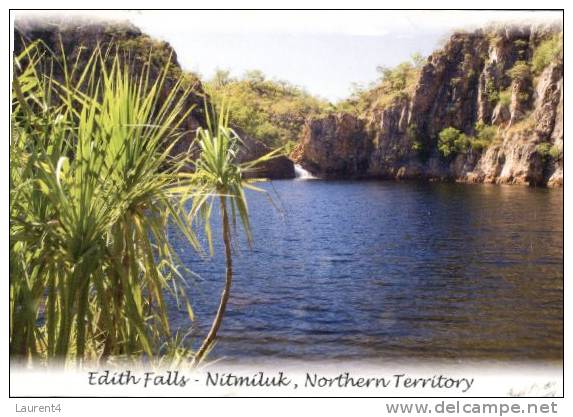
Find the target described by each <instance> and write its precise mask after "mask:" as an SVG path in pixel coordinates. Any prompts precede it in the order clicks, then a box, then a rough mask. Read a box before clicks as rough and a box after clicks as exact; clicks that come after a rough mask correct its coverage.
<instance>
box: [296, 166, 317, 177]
mask: <svg viewBox="0 0 573 417" xmlns="http://www.w3.org/2000/svg"><path fill="white" fill-rule="evenodd" d="M294 176H295V178H296V179H297V180H313V179H316V177H314V176H313V175H312V174H311V173H310V172H308V171H307V170H306V169H304V168H303V167H301V166H300V165H299V164H294Z"/></svg>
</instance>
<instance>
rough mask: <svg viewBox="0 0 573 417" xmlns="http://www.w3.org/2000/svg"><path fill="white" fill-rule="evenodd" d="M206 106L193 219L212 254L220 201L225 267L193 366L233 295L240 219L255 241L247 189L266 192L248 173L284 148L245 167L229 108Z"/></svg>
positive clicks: (199, 138)
mask: <svg viewBox="0 0 573 417" xmlns="http://www.w3.org/2000/svg"><path fill="white" fill-rule="evenodd" d="M205 107H206V110H205V114H206V115H207V127H206V128H199V129H198V130H197V143H198V145H199V147H200V155H199V157H198V159H197V160H196V161H195V176H196V180H197V182H198V185H199V187H198V188H199V192H198V193H197V194H196V195H195V197H194V199H193V213H194V217H196V218H199V219H202V220H203V224H204V228H205V235H206V237H207V241H208V242H209V249H210V252H211V253H213V244H212V242H213V239H212V231H211V225H210V223H211V216H212V212H213V205H214V204H215V203H216V202H218V205H219V214H220V216H221V227H222V238H223V244H224V251H225V267H226V268H225V283H224V286H223V291H222V293H221V297H220V301H219V306H218V308H217V312H216V314H215V317H214V319H213V322H212V324H211V327H210V329H209V331H208V333H207V335H206V337H205V338H204V340H203V342H202V343H201V346H200V347H199V349H198V350H197V352H195V355H194V360H193V363H194V365H198V364H199V363H201V361H202V360H203V359H204V357H205V354H206V353H207V352H208V351H209V350H210V349H211V348H212V347H213V344H214V342H215V340H216V338H217V333H218V331H219V328H220V327H221V323H222V322H223V317H224V315H225V311H226V309H227V303H228V301H229V297H230V295H231V286H232V283H233V244H232V236H233V233H232V228H231V226H232V225H236V224H237V223H238V222H237V220H240V223H241V224H242V227H243V231H244V232H245V235H246V238H247V242H248V244H249V245H250V244H251V243H252V240H253V237H252V233H251V225H250V221H249V210H248V205H247V199H246V196H245V189H251V190H254V191H258V192H265V191H264V190H263V189H261V188H258V187H255V186H254V185H253V182H255V181H256V180H249V179H246V178H245V174H247V173H248V172H249V171H253V170H256V169H257V167H258V166H260V164H263V163H264V162H266V161H268V160H270V159H272V158H274V157H276V156H277V155H279V154H280V152H282V149H276V150H274V151H272V152H270V153H268V154H266V155H263V156H262V157H260V158H258V159H254V160H252V161H249V162H246V163H242V164H241V163H237V160H238V158H239V152H240V147H241V144H242V141H241V138H240V137H239V136H238V135H237V133H236V132H235V131H234V130H233V129H232V128H231V127H230V126H229V109H228V107H226V106H225V104H224V103H221V104H220V105H219V108H218V109H216V108H215V106H212V107H210V108H208V107H207V106H205Z"/></svg>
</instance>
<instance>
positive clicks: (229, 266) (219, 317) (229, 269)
mask: <svg viewBox="0 0 573 417" xmlns="http://www.w3.org/2000/svg"><path fill="white" fill-rule="evenodd" d="M219 201H220V205H221V216H222V220H223V241H224V243H225V260H226V276H225V287H224V288H223V292H222V293H221V301H220V302H219V308H218V309H217V314H216V315H215V319H214V320H213V324H212V325H211V329H210V330H209V333H208V334H207V337H205V340H204V341H203V343H202V344H201V347H200V348H199V350H198V351H197V353H196V354H195V357H194V359H193V365H194V366H197V365H198V364H199V363H200V362H201V361H202V360H203V357H204V356H205V353H206V352H207V350H208V349H209V348H210V347H211V345H212V344H213V342H214V341H215V339H216V337H217V331H218V330H219V327H221V323H222V322H223V316H224V315H225V310H226V308H227V301H228V300H229V296H230V295H231V284H232V282H233V258H232V254H231V229H230V225H229V216H228V214H227V203H226V197H225V196H221V197H219Z"/></svg>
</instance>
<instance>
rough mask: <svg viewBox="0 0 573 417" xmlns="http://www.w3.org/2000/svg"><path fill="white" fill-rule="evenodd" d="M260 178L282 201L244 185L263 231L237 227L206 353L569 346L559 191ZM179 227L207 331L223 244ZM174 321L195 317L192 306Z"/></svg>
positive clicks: (313, 356)
mask: <svg viewBox="0 0 573 417" xmlns="http://www.w3.org/2000/svg"><path fill="white" fill-rule="evenodd" d="M262 187H263V188H264V189H266V190H267V191H269V193H270V195H271V196H272V198H273V200H274V202H275V203H276V204H277V205H278V206H279V207H280V210H277V209H276V208H275V207H273V206H272V205H271V204H269V202H268V200H267V197H266V196H264V195H261V194H257V193H251V192H249V193H248V198H249V204H250V213H251V221H252V229H253V234H254V238H255V243H254V246H253V248H252V250H248V247H247V245H246V244H245V240H244V238H239V239H237V238H236V239H235V242H236V248H235V249H236V251H235V258H234V262H235V279H234V283H233V289H232V295H231V300H230V303H229V306H228V310H227V314H226V316H225V318H224V322H223V326H222V328H221V330H220V332H219V335H220V338H219V340H218V343H217V345H216V347H215V349H214V350H213V352H212V353H211V354H210V356H209V359H210V360H214V359H217V358H221V357H224V358H227V359H230V360H248V359H249V358H250V359H257V360H260V359H263V360H266V359H268V360H273V359H277V358H283V359H284V358H296V359H302V360H325V361H328V360H333V359H361V360H362V359H368V360H372V359H374V360H375V359H383V358H397V357H408V358H410V357H420V358H457V359H464V358H480V359H504V358H511V359H532V358H535V359H557V358H561V357H562V354H563V292H562V291H563V191H562V190H548V189H532V188H526V187H520V186H494V185H458V184H428V183H396V182H349V181H345V182H335V181H275V182H273V183H265V184H263V185H262ZM215 217H217V216H215ZM219 224H220V223H219V222H218V221H215V222H214V230H217V231H218V230H219ZM215 237H216V238H218V237H220V234H216V235H215ZM174 240H175V242H176V245H177V246H178V248H179V249H180V253H181V256H182V259H183V260H184V262H185V263H186V264H187V266H189V267H190V268H191V269H192V270H193V271H194V272H196V273H197V274H199V275H200V276H201V277H202V279H200V280H199V279H198V280H195V282H194V283H193V284H192V285H191V287H190V289H189V296H190V298H191V302H192V304H193V307H194V310H195V314H196V320H195V323H194V324H193V331H194V332H195V333H196V334H201V333H204V332H206V329H207V328H208V326H209V325H210V322H211V320H212V317H213V315H214V312H215V310H216V308H217V304H218V302H219V295H220V291H221V288H222V285H223V281H224V258H223V256H222V246H221V245H220V244H218V245H216V247H215V251H216V256H215V257H214V258H213V259H210V260H201V259H200V258H199V257H198V256H197V255H196V254H195V253H194V252H193V251H191V250H189V249H187V245H186V244H185V243H184V240H183V239H181V238H178V237H177V236H176V235H175V236H174ZM175 323H176V324H177V325H178V326H180V327H181V328H183V329H186V328H188V326H189V323H188V319H187V318H186V313H185V312H175ZM198 340H199V338H198V337H197V338H195V341H194V343H197V342H198Z"/></svg>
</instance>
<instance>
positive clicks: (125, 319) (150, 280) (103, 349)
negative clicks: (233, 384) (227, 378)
mask: <svg viewBox="0 0 573 417" xmlns="http://www.w3.org/2000/svg"><path fill="white" fill-rule="evenodd" d="M46 50H47V49H45V48H42V47H40V46H39V45H38V44H33V45H30V46H29V47H28V48H26V50H24V51H23V52H22V53H21V54H20V55H19V56H17V57H15V75H14V78H13V100H12V119H11V125H12V126H11V128H12V131H11V132H12V137H11V146H10V353H11V355H12V356H13V357H17V358H20V359H21V360H22V359H24V360H32V359H41V360H44V361H46V360H51V359H57V360H62V361H64V362H66V361H69V360H70V359H72V360H74V361H77V362H81V361H83V360H85V359H99V358H104V359H107V358H118V357H126V358H133V357H141V356H145V357H148V358H151V357H157V356H156V355H158V354H159V352H163V354H164V355H168V354H170V352H171V353H173V352H176V354H177V355H183V356H185V355H187V357H189V355H190V352H186V351H184V350H181V349H180V348H181V345H180V341H181V338H180V337H179V336H178V335H175V336H173V332H172V331H171V329H170V323H169V317H168V309H167V306H166V300H165V294H166V293H167V292H171V293H172V294H173V296H174V297H175V298H177V299H178V300H179V301H180V302H181V303H182V304H181V305H182V308H183V305H185V306H186V307H187V311H188V313H189V315H190V316H191V314H192V310H191V306H190V304H189V301H188V300H187V299H186V298H185V291H184V286H183V285H182V279H183V275H182V272H183V271H184V270H183V269H182V265H181V263H180V262H179V260H178V258H177V255H176V251H175V250H174V248H173V247H172V246H171V244H170V242H169V240H168V238H167V233H166V230H167V227H168V225H169V224H174V225H176V226H177V227H178V228H179V230H180V231H181V232H182V233H183V235H185V236H186V237H187V238H188V240H189V242H190V244H191V245H192V246H193V247H195V248H196V249H197V250H199V247H200V245H199V242H198V240H197V238H196V237H195V234H194V231H193V228H192V222H191V220H190V217H189V211H188V210H187V209H186V205H185V204H186V202H187V201H188V200H190V199H191V198H192V196H193V195H194V192H195V190H196V186H195V185H194V181H193V180H192V178H191V177H190V174H189V173H188V169H186V167H188V166H189V163H190V162H189V160H188V155H187V154H182V155H179V156H178V157H172V156H171V153H172V152H171V151H172V148H173V146H175V144H176V143H177V142H178V141H179V140H180V139H181V138H182V136H183V134H184V133H185V132H184V131H183V130H182V126H183V123H184V121H185V120H186V118H187V117H188V115H189V112H190V111H191V110H192V109H191V108H189V107H188V105H187V101H186V97H187V96H188V94H189V90H186V89H185V88H184V87H183V86H182V82H181V81H175V82H171V83H170V87H167V83H166V79H167V77H168V71H169V67H170V64H169V62H167V63H166V64H165V66H164V67H163V68H159V69H157V68H152V65H153V64H152V60H151V59H150V60H149V61H148V62H144V63H143V65H142V66H141V65H140V67H141V68H140V70H138V71H136V70H135V68H134V67H133V66H131V67H130V66H129V65H128V63H127V62H125V60H124V59H121V58H120V55H119V54H117V53H115V54H114V53H111V52H110V51H107V52H103V51H100V50H99V49H96V50H95V52H93V53H92V54H91V55H90V56H88V57H85V58H87V59H83V60H82V59H79V58H78V59H77V60H75V62H74V63H72V64H70V63H68V62H66V58H65V55H64V54H63V52H62V54H61V56H59V57H58V59H56V58H55V57H50V56H49V55H48V53H47V52H46ZM80 61H83V62H85V64H84V65H82V66H80V65H79V64H78V62H80ZM56 65H59V66H61V67H62V68H63V71H59V73H60V74H61V73H62V72H63V77H62V76H61V75H60V76H58V77H55V76H52V75H51V74H52V72H51V70H50V68H54V67H55V66H56ZM152 70H153V71H156V73H155V74H154V75H152V74H151V71H152ZM62 78H63V79H62Z"/></svg>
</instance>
